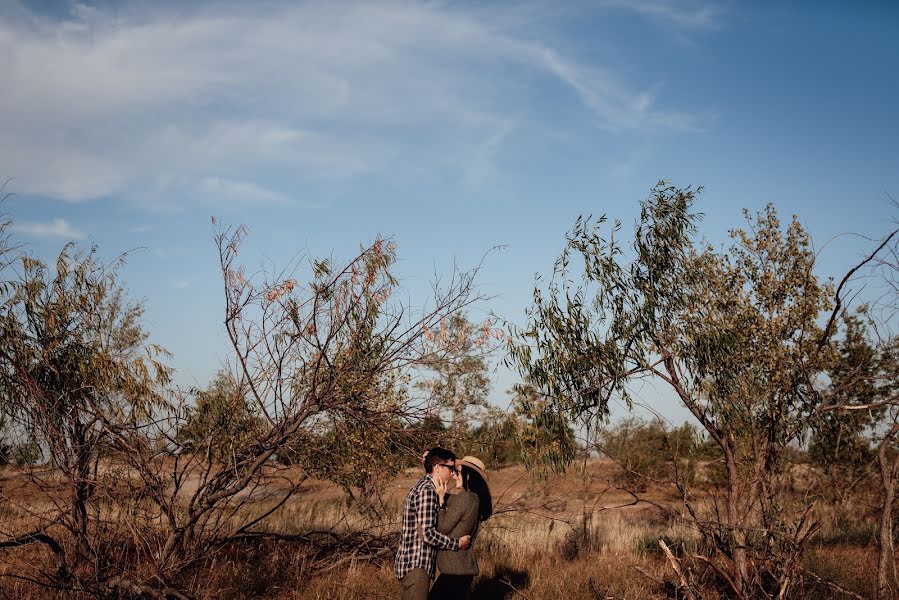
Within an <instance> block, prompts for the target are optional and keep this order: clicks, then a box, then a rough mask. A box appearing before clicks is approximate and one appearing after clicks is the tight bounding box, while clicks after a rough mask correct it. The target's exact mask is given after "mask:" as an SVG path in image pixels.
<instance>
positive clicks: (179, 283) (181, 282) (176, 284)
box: [172, 279, 190, 290]
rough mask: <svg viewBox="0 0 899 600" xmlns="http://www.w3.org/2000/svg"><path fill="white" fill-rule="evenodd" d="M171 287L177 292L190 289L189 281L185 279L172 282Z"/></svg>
mask: <svg viewBox="0 0 899 600" xmlns="http://www.w3.org/2000/svg"><path fill="white" fill-rule="evenodd" d="M172 285H173V286H174V287H176V288H177V289H179V290H183V289H184V288H187V287H190V281H188V280H187V279H176V280H175V281H173V282H172Z"/></svg>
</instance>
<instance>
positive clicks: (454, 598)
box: [428, 573, 474, 600]
mask: <svg viewBox="0 0 899 600" xmlns="http://www.w3.org/2000/svg"><path fill="white" fill-rule="evenodd" d="M472 579H474V577H473V576H472V575H444V574H442V573H441V574H440V575H439V576H438V577H437V581H435V582H434V586H433V587H432V588H431V595H430V596H428V598H429V599H430V600H468V598H470V597H471V596H470V595H471V581H472Z"/></svg>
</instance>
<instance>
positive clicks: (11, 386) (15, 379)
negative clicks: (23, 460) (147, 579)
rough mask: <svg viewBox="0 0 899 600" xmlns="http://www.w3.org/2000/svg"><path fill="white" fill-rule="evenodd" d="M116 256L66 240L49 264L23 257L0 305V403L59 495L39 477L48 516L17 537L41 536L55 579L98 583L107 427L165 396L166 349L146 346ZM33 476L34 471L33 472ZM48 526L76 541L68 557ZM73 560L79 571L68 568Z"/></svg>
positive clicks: (136, 421) (139, 415)
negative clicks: (51, 473) (52, 472)
mask: <svg viewBox="0 0 899 600" xmlns="http://www.w3.org/2000/svg"><path fill="white" fill-rule="evenodd" d="M121 264H122V259H119V260H118V261H116V262H115V263H113V264H112V265H109V266H107V265H104V264H103V263H101V262H100V260H99V259H98V258H97V254H96V249H95V248H94V249H91V250H90V251H89V252H86V253H85V252H79V251H77V250H76V249H75V248H74V247H73V246H72V245H67V246H66V247H65V248H64V249H63V250H62V252H61V253H60V255H59V257H58V259H57V260H56V263H55V265H54V268H52V269H51V268H50V267H49V266H48V265H46V264H45V263H43V262H41V261H39V260H37V259H35V258H32V257H29V256H22V257H21V258H20V261H19V263H18V267H19V270H18V271H17V272H16V274H15V277H14V278H13V279H12V281H13V282H14V285H12V286H8V287H6V288H5V289H4V290H3V292H5V295H3V297H2V302H0V409H2V410H3V412H4V413H5V415H6V416H7V417H8V418H9V419H10V421H11V422H12V423H13V424H14V425H15V426H16V427H17V428H18V429H19V430H20V431H23V432H25V433H26V434H27V436H28V437H29V438H31V439H34V440H36V442H37V444H38V447H39V449H40V452H41V454H43V456H44V457H45V458H46V460H48V461H49V464H50V465H51V466H52V467H54V468H55V469H57V471H58V473H59V476H60V478H61V481H62V482H63V488H62V489H63V490H64V494H65V495H66V496H67V498H66V499H65V500H64V501H62V502H60V500H59V498H60V496H59V489H58V488H57V487H56V485H51V483H50V482H47V481H45V480H43V479H38V480H37V489H38V490H40V491H41V492H43V493H45V494H46V496H47V498H46V499H47V500H48V502H49V504H50V506H54V507H56V508H55V510H53V511H51V513H50V514H43V515H42V516H41V519H40V522H39V524H38V529H37V530H36V531H35V532H28V533H24V534H23V535H22V536H19V537H18V538H17V539H18V540H25V541H28V542H43V543H45V544H47V545H48V546H50V547H51V548H52V549H53V550H54V552H55V553H56V556H57V560H58V568H57V576H58V578H59V579H60V580H68V578H70V577H74V576H76V575H77V578H78V579H79V581H80V583H79V584H78V585H82V586H87V585H99V583H100V582H101V581H102V580H103V579H104V577H105V575H104V573H105V570H106V569H108V568H111V567H113V566H114V565H111V563H110V562H109V557H108V556H104V555H103V554H102V553H98V549H97V545H96V540H95V535H97V533H98V528H97V527H96V523H94V525H93V526H92V524H91V523H92V519H93V518H94V517H92V515H96V514H98V513H100V512H101V510H102V506H103V505H102V503H101V499H100V498H99V497H98V486H99V485H100V482H101V481H103V479H104V472H103V470H102V469H101V466H100V458H101V456H102V454H103V449H104V447H106V446H105V445H106V444H107V442H108V441H109V436H110V431H111V430H112V429H113V428H115V427H118V426H122V427H126V428H128V429H129V430H130V431H132V432H133V431H134V430H135V428H137V427H139V426H140V424H141V423H143V422H145V421H146V419H147V418H148V416H149V415H150V414H151V413H152V411H153V410H154V408H155V407H158V406H160V405H162V404H163V403H164V397H163V396H162V393H161V388H160V386H161V385H164V384H165V383H167V382H168V379H169V369H168V368H167V367H166V366H165V365H164V364H162V363H161V362H160V360H159V358H160V357H164V356H166V353H165V351H164V350H163V349H162V348H160V347H158V346H156V345H154V344H149V343H147V334H146V333H145V332H144V330H143V328H142V326H141V322H140V320H141V316H142V315H143V307H142V306H141V305H140V304H135V303H129V302H127V300H126V298H125V293H124V289H123V288H122V287H121V285H120V284H119V282H118V279H117V275H116V269H117V267H119V266H120V265H121ZM35 477H37V478H39V477H40V476H39V475H35ZM49 528H56V529H58V530H62V531H64V532H65V533H66V534H68V536H70V538H71V539H72V540H73V541H74V548H73V551H72V552H71V553H70V554H69V553H66V552H65V551H64V549H63V546H61V545H60V543H59V542H57V541H56V540H54V539H53V538H52V537H50V536H51V534H52V530H50V531H48V529H49ZM74 567H77V570H76V569H75V568H74Z"/></svg>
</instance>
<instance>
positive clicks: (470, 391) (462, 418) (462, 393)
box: [419, 314, 490, 435]
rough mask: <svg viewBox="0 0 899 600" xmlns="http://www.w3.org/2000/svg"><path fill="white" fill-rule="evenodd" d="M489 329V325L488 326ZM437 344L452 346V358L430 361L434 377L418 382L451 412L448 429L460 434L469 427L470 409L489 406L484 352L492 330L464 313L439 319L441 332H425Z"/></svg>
mask: <svg viewBox="0 0 899 600" xmlns="http://www.w3.org/2000/svg"><path fill="white" fill-rule="evenodd" d="M486 327H487V328H489V325H487V326H486ZM426 335H428V336H429V337H431V338H432V340H433V341H434V343H435V345H444V346H446V347H448V348H451V349H452V352H451V355H450V358H448V359H442V360H435V361H434V362H433V363H431V364H429V365H428V366H429V367H430V369H431V371H432V372H433V377H432V378H430V379H427V380H425V381H423V382H421V383H420V384H419V387H420V388H421V389H422V390H424V391H425V392H426V393H427V394H428V395H429V397H430V403H431V405H432V406H434V407H435V408H436V410H437V411H438V413H439V412H443V411H446V412H448V413H449V429H450V431H452V432H454V433H456V435H459V434H460V433H464V431H465V430H467V428H468V426H469V413H470V411H471V409H473V408H477V407H486V406H487V394H489V393H490V379H489V378H488V376H487V360H486V358H485V352H486V350H487V349H488V347H489V346H490V344H489V343H487V344H485V341H487V340H489V339H490V337H489V336H490V331H489V330H487V331H484V332H482V331H481V330H479V329H478V328H475V327H473V326H472V324H471V322H470V321H469V320H468V318H467V317H466V316H465V315H464V314H454V315H453V316H452V317H450V318H449V319H446V320H445V321H441V322H440V329H439V330H438V331H434V332H431V331H428V332H427V333H426Z"/></svg>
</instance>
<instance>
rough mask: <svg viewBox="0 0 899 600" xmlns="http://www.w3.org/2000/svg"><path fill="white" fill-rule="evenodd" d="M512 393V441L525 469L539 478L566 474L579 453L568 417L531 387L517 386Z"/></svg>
mask: <svg viewBox="0 0 899 600" xmlns="http://www.w3.org/2000/svg"><path fill="white" fill-rule="evenodd" d="M512 393H513V396H512V402H511V408H512V415H511V417H512V418H511V423H512V425H513V426H514V431H515V433H514V438H513V439H514V440H515V444H516V446H517V454H518V456H519V457H520V458H521V460H522V461H523V462H524V465H525V467H527V468H529V469H536V472H537V474H538V475H542V474H544V473H545V472H546V470H547V469H548V470H551V471H554V472H557V473H558V472H561V471H563V470H564V469H565V467H566V465H568V464H569V463H570V462H571V461H572V460H573V459H574V458H575V456H576V455H577V453H578V451H579V450H580V447H579V446H578V443H577V440H576V439H575V436H574V430H573V429H572V427H571V424H570V420H569V418H568V416H567V415H566V414H565V413H562V412H558V411H555V410H553V406H552V403H551V402H549V401H548V400H547V399H546V398H545V397H544V396H542V395H541V394H539V393H538V392H537V390H535V389H534V388H533V387H531V386H528V385H516V386H514V387H513V388H512Z"/></svg>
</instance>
